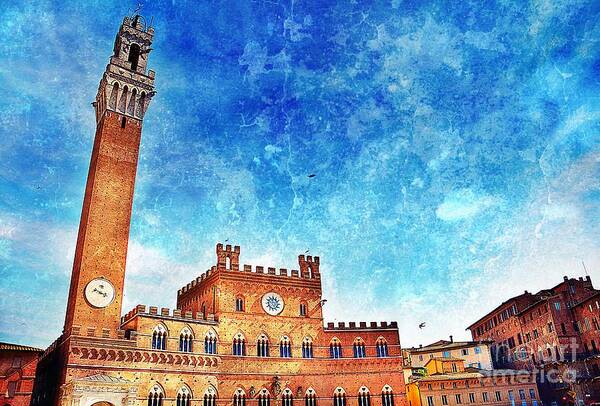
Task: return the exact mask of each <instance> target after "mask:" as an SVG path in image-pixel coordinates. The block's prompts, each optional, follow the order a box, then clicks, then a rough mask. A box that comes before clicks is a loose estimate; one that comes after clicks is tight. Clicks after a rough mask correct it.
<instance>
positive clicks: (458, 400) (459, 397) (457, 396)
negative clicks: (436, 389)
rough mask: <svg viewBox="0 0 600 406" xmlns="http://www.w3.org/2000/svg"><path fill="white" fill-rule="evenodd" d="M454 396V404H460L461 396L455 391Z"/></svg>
mask: <svg viewBox="0 0 600 406" xmlns="http://www.w3.org/2000/svg"><path fill="white" fill-rule="evenodd" d="M454 396H455V397H456V404H457V405H460V404H461V403H462V397H461V396H460V393H457V394H456V395H454Z"/></svg>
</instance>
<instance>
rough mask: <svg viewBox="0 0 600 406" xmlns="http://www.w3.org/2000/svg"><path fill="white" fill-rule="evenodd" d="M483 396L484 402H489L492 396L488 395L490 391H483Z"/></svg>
mask: <svg viewBox="0 0 600 406" xmlns="http://www.w3.org/2000/svg"><path fill="white" fill-rule="evenodd" d="M481 397H482V399H483V402H484V403H487V402H489V401H490V397H489V396H488V393H487V392H483V393H482V394H481Z"/></svg>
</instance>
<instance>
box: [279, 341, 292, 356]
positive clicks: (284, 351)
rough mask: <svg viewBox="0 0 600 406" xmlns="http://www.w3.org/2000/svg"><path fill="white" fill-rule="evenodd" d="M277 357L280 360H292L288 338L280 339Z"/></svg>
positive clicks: (290, 344)
mask: <svg viewBox="0 0 600 406" xmlns="http://www.w3.org/2000/svg"><path fill="white" fill-rule="evenodd" d="M279 356H280V357H282V358H292V343H291V342H290V338H289V337H288V336H283V337H281V340H280V341H279Z"/></svg>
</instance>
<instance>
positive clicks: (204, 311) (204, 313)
mask: <svg viewBox="0 0 600 406" xmlns="http://www.w3.org/2000/svg"><path fill="white" fill-rule="evenodd" d="M201 309H202V314H203V315H204V318H206V303H204V302H202V307H201Z"/></svg>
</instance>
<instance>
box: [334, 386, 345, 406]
mask: <svg viewBox="0 0 600 406" xmlns="http://www.w3.org/2000/svg"><path fill="white" fill-rule="evenodd" d="M333 406H346V392H345V391H344V389H342V388H340V387H338V388H336V389H335V391H333Z"/></svg>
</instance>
